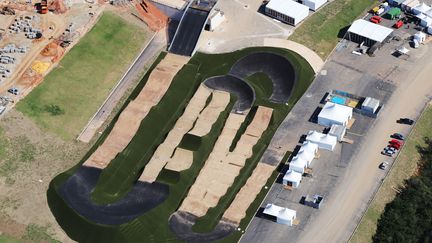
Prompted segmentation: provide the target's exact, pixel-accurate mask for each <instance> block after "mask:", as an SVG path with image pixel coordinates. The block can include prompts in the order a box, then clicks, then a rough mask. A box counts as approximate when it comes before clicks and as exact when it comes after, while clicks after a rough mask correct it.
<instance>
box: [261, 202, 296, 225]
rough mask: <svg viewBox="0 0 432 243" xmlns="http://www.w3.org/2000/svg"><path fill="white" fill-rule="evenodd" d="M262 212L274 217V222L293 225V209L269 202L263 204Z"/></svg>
mask: <svg viewBox="0 0 432 243" xmlns="http://www.w3.org/2000/svg"><path fill="white" fill-rule="evenodd" d="M263 213H264V214H266V215H270V216H273V217H276V222H278V223H279V224H285V225H289V226H292V225H293V223H294V220H295V219H296V217H297V212H296V211H295V210H292V209H289V208H284V207H280V206H277V205H274V204H272V203H269V204H267V205H266V206H265V208H264V211H263Z"/></svg>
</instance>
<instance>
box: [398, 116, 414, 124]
mask: <svg viewBox="0 0 432 243" xmlns="http://www.w3.org/2000/svg"><path fill="white" fill-rule="evenodd" d="M397 123H400V124H407V125H412V124H414V121H413V120H411V119H409V118H400V119H399V120H397Z"/></svg>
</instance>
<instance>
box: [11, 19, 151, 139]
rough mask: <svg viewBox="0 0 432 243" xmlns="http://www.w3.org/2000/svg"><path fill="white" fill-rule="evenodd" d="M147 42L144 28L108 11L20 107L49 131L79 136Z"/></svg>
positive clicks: (68, 137)
mask: <svg viewBox="0 0 432 243" xmlns="http://www.w3.org/2000/svg"><path fill="white" fill-rule="evenodd" d="M125 39H127V40H128V41H127V45H125V42H124V40H125ZM145 40H146V34H145V32H144V31H143V30H142V29H140V28H139V27H137V26H135V25H133V24H129V23H128V22H126V21H125V20H123V19H122V18H120V17H119V16H117V15H115V14H113V13H110V12H105V13H104V14H103V15H102V17H101V18H100V20H99V21H98V22H97V24H96V25H95V26H94V27H93V28H92V29H91V30H90V32H89V33H88V34H86V35H85V36H84V37H83V38H82V39H81V40H80V42H79V43H78V44H77V45H76V46H74V47H73V48H72V50H71V51H70V52H69V53H68V54H67V55H66V56H65V57H64V58H63V59H62V60H61V62H60V63H59V65H58V67H56V68H54V70H52V71H51V72H50V73H49V74H48V75H47V76H46V77H45V80H44V81H43V82H42V83H41V84H40V85H38V86H37V87H36V88H35V89H34V90H33V91H32V92H31V93H30V94H29V95H27V96H26V97H25V98H24V99H23V100H22V101H20V102H19V103H18V104H17V109H18V110H19V111H21V112H23V113H24V114H25V115H26V116H28V117H30V118H32V119H33V120H34V121H35V122H36V123H37V124H38V125H39V126H40V127H42V128H43V129H45V130H46V131H49V132H52V133H54V134H56V135H59V136H60V137H61V138H63V139H72V138H74V137H75V136H77V135H78V133H79V132H80V131H81V129H82V128H83V127H84V126H85V124H86V123H87V122H88V120H89V119H90V117H91V116H92V115H93V114H94V113H95V112H96V110H97V109H98V108H99V106H100V105H101V104H102V102H103V101H104V99H105V98H106V97H107V95H108V94H109V92H110V91H111V89H112V88H113V86H114V85H115V83H116V82H117V81H118V80H119V79H120V77H121V76H122V75H123V73H124V71H126V69H127V68H128V66H129V65H130V64H131V61H132V60H133V59H134V58H135V57H136V55H137V53H138V51H139V50H140V49H141V48H142V46H143V43H144V42H145ZM57 111H59V112H57Z"/></svg>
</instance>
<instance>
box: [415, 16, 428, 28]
mask: <svg viewBox="0 0 432 243" xmlns="http://www.w3.org/2000/svg"><path fill="white" fill-rule="evenodd" d="M416 17H417V18H418V19H419V20H420V25H421V26H423V27H427V26H431V25H432V18H431V17H429V16H427V15H425V14H422V13H419V14H417V15H416Z"/></svg>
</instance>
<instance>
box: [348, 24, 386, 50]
mask: <svg viewBox="0 0 432 243" xmlns="http://www.w3.org/2000/svg"><path fill="white" fill-rule="evenodd" d="M392 32H393V30H392V29H390V28H387V27H384V26H382V25H379V24H374V23H371V22H369V21H366V20H364V19H357V20H356V21H354V22H353V24H352V25H351V26H350V27H349V29H348V38H349V40H350V41H354V42H357V43H362V42H364V44H365V45H367V46H372V45H374V44H375V43H377V42H378V43H382V42H383V41H384V40H385V39H386V38H387V36H389V35H390V34H391V33H392Z"/></svg>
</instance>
